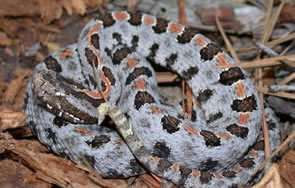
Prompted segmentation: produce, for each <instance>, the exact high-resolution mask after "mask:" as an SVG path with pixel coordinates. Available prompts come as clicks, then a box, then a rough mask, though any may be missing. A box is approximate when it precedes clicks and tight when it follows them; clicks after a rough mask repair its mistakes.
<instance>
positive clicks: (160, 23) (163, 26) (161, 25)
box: [153, 18, 168, 34]
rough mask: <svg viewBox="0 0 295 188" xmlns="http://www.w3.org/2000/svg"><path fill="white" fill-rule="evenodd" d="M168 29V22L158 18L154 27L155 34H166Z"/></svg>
mask: <svg viewBox="0 0 295 188" xmlns="http://www.w3.org/2000/svg"><path fill="white" fill-rule="evenodd" d="M167 27H168V21H167V20H165V19H162V18H157V23H156V25H155V26H153V30H154V31H155V33H158V34H161V33H165V32H166V30H167Z"/></svg>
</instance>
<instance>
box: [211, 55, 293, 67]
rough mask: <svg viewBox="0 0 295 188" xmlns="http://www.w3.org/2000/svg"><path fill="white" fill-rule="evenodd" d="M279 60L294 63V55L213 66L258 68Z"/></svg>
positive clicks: (271, 64) (275, 64) (277, 63)
mask: <svg viewBox="0 0 295 188" xmlns="http://www.w3.org/2000/svg"><path fill="white" fill-rule="evenodd" d="M280 60H290V61H293V62H292V64H293V65H295V62H294V60H295V55H287V56H278V57H271V58H265V59H259V60H254V61H250V62H242V63H239V64H238V63H236V64H228V65H216V66H215V67H214V68H230V67H242V68H245V69H246V68H258V67H270V66H277V65H281V64H282V63H281V62H279V61H280Z"/></svg>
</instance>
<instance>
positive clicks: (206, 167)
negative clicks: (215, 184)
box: [200, 158, 218, 171]
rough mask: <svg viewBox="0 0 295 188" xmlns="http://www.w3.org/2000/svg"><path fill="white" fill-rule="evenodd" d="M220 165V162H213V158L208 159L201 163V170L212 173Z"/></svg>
mask: <svg viewBox="0 0 295 188" xmlns="http://www.w3.org/2000/svg"><path fill="white" fill-rule="evenodd" d="M217 165H218V161H213V160H212V159H211V158H209V159H207V160H206V161H204V162H201V164H200V169H201V171H210V170H213V169H214V168H215V167H216V166H217Z"/></svg>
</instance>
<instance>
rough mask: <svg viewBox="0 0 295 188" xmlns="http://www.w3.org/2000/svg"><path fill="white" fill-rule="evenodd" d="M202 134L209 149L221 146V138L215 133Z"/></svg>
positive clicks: (206, 132) (205, 132)
mask: <svg viewBox="0 0 295 188" xmlns="http://www.w3.org/2000/svg"><path fill="white" fill-rule="evenodd" d="M200 134H201V135H202V136H203V137H204V140H205V144H206V146H208V147H216V146H220V138H218V137H217V136H216V135H215V134H214V133H213V132H211V131H207V130H202V131H201V132H200Z"/></svg>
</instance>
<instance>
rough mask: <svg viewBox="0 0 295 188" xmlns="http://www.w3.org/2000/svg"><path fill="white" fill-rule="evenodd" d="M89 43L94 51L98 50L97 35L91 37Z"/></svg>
mask: <svg viewBox="0 0 295 188" xmlns="http://www.w3.org/2000/svg"><path fill="white" fill-rule="evenodd" d="M90 42H91V44H92V45H93V46H94V48H95V49H97V50H99V36H98V34H93V35H91V37H90Z"/></svg>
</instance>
